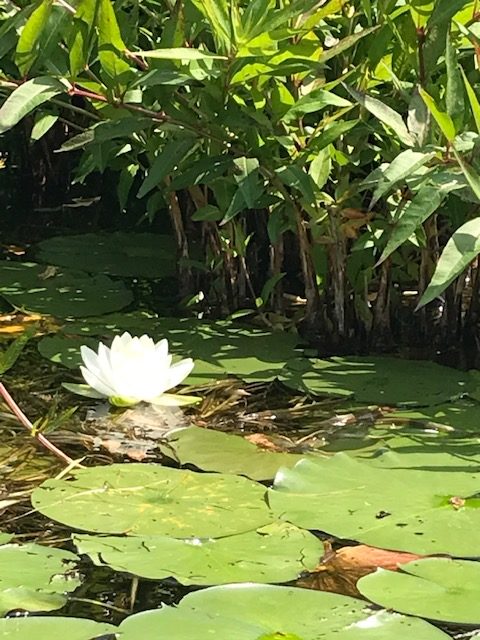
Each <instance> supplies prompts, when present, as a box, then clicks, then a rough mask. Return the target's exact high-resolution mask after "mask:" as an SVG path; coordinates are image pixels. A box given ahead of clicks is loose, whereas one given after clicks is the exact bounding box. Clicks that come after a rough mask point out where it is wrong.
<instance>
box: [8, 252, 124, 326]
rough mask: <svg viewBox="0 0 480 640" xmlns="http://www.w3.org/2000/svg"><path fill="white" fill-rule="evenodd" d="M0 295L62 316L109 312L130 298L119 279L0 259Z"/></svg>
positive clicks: (19, 305) (25, 306) (16, 303)
mask: <svg viewBox="0 0 480 640" xmlns="http://www.w3.org/2000/svg"><path fill="white" fill-rule="evenodd" d="M0 294H1V295H2V296H3V297H4V298H6V299H7V300H8V301H9V302H10V303H11V304H12V305H14V306H15V307H17V308H20V309H25V310H27V311H37V312H39V313H46V314H51V315H54V316H59V317H61V318H65V317H67V316H74V317H82V316H93V315H98V314H101V313H109V312H111V311H116V310H117V309H122V308H123V307H125V306H127V305H128V304H130V302H131V301H132V299H133V298H132V293H131V292H130V291H129V290H128V289H127V288H126V287H125V285H124V284H123V283H122V282H120V281H115V280H112V279H111V278H109V277H108V276H105V275H96V276H91V275H89V274H87V273H85V272H82V271H68V270H64V269H56V268H50V267H45V266H44V265H40V264H35V263H33V262H10V261H8V260H0Z"/></svg>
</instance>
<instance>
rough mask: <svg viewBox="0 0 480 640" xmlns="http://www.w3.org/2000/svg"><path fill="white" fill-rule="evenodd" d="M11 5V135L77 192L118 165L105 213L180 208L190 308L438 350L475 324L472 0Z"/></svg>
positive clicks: (478, 112) (6, 103)
mask: <svg viewBox="0 0 480 640" xmlns="http://www.w3.org/2000/svg"><path fill="white" fill-rule="evenodd" d="M0 10H1V13H0V20H1V22H0V96H1V98H2V100H3V106H2V107H1V109H0V132H1V133H2V134H4V135H2V137H1V138H0V140H3V142H2V145H3V147H4V149H7V148H9V145H10V146H11V142H9V140H10V141H11V140H12V139H13V138H12V137H11V136H15V140H16V142H18V139H19V137H20V138H21V137H22V136H24V135H27V136H29V139H30V141H29V145H30V150H31V151H32V152H33V155H32V158H33V159H32V162H37V163H40V162H41V163H43V164H42V166H44V167H46V168H44V169H43V178H44V180H45V181H46V182H47V183H48V182H49V181H50V182H53V183H54V184H55V186H56V188H59V187H58V185H59V184H63V185H64V186H65V192H64V193H65V199H68V198H69V193H68V190H69V189H70V188H71V184H70V183H76V184H84V185H85V188H84V195H85V196H95V195H97V194H96V193H95V192H92V185H94V184H95V183H92V182H91V178H92V176H95V175H98V173H100V174H102V173H103V174H104V176H105V179H106V180H107V179H108V180H109V181H110V182H109V184H111V182H112V176H113V181H114V183H115V185H116V198H115V199H114V198H112V199H111V200H110V201H109V202H108V207H110V209H113V210H114V211H116V212H118V215H117V216H116V217H115V216H113V217H112V219H111V220H112V221H113V223H112V224H113V226H115V225H119V224H120V222H119V220H120V216H121V212H122V211H125V210H127V211H129V212H134V213H135V215H136V216H137V217H138V218H139V219H141V220H142V219H144V218H145V219H146V220H150V221H152V220H155V219H157V220H158V218H159V217H160V216H165V215H166V213H167V212H168V215H169V217H170V221H171V227H172V230H173V234H174V236H175V239H176V243H177V248H178V254H179V257H180V261H179V276H180V283H181V293H182V295H183V296H184V299H185V300H186V301H188V304H190V305H196V308H198V309H200V310H202V311H207V312H214V313H216V314H224V313H227V312H231V311H234V310H238V309H242V308H245V307H247V308H253V309H257V310H258V311H259V312H260V317H261V318H262V320H263V321H264V322H266V323H267V324H270V325H273V326H276V325H278V323H284V322H285V317H286V315H287V316H288V315H292V313H293V315H294V319H295V320H298V319H299V314H298V312H293V311H292V306H291V301H292V294H293V295H294V296H300V297H302V298H305V300H306V304H305V307H300V308H301V310H302V311H301V316H302V317H303V320H304V325H305V327H306V328H307V329H309V330H310V332H311V334H313V335H315V336H316V337H328V338H329V340H330V343H331V344H333V349H334V350H335V349H336V350H337V351H338V348H339V345H346V344H347V345H348V344H349V343H350V344H351V343H352V342H355V341H358V339H368V340H369V342H370V343H371V344H374V345H376V346H388V345H390V344H391V340H392V337H396V336H398V332H399V330H400V328H401V327H402V326H403V327H404V326H405V325H406V324H408V330H409V331H410V332H411V334H407V338H410V339H411V338H412V335H415V336H416V337H417V338H419V339H420V340H421V341H425V339H426V337H427V336H430V337H431V339H432V340H433V341H434V342H437V344H438V341H439V340H442V341H443V344H446V340H447V339H448V340H450V341H452V342H455V341H456V340H457V339H458V337H459V335H460V333H461V332H462V331H463V335H464V336H466V337H467V338H468V336H469V335H471V334H472V327H474V326H475V323H476V320H477V317H476V316H477V312H478V308H477V306H478V303H477V302H476V300H477V298H478V295H477V293H478V287H479V286H480V282H479V280H478V277H477V271H476V268H472V260H474V259H475V258H476V256H477V254H478V252H479V250H480V245H479V242H478V240H477V238H478V235H479V231H480V218H477V217H475V216H476V209H477V206H478V202H479V198H480V179H479V177H478V175H477V171H478V167H477V163H478V160H477V149H478V140H479V137H478V132H479V130H480V103H479V100H478V98H477V96H476V84H477V82H478V71H477V69H476V67H477V64H478V37H480V33H479V31H480V30H479V28H478V22H477V19H478V15H477V13H476V3H475V2H473V0H470V1H469V0H437V1H433V0H432V1H429V0H412V1H410V2H408V1H406V0H353V1H352V2H345V1H342V0H326V1H325V0H323V1H322V0H320V1H319V0H231V1H229V0H176V1H175V2H174V1H173V0H158V1H157V0H142V1H141V2H137V1H133V0H114V1H113V2H111V1H110V0H73V1H72V2H71V3H69V2H67V1H66V0H56V1H54V0H41V1H40V2H35V3H32V2H25V1H23V2H22V1H20V2H17V3H14V2H10V1H9V0H4V2H2V4H1V6H0ZM19 123H21V124H20V125H19ZM17 125H19V126H17ZM19 127H20V128H19ZM17 146H18V145H17ZM38 149H41V151H39V150H38ZM35 150H36V151H35ZM54 152H55V154H54ZM57 152H58V153H57ZM17 153H18V151H17ZM24 153H25V154H27V153H28V146H26V147H25V149H24ZM65 156H67V157H71V158H72V159H73V163H72V166H74V173H73V174H72V175H71V176H70V175H65V173H67V174H68V171H67V172H64V171H63V170H62V167H64V166H66V165H65V160H64V159H65ZM39 158H40V159H39ZM5 162H6V169H5V171H8V170H9V158H8V157H7V158H5ZM49 167H50V168H49ZM37 174H38V170H37ZM59 174H60V175H61V176H62V179H61V180H60V178H59ZM454 232H455V233H454ZM452 234H453V237H452ZM442 251H443V253H442ZM440 256H441V257H440ZM437 265H438V266H437ZM436 267H437V268H436ZM467 268H468V269H467ZM432 276H433V278H432ZM447 285H448V286H447ZM408 292H409V293H410V294H411V295H410V296H408V295H407V294H408ZM472 293H473V295H472ZM289 294H290V295H289ZM297 299H298V298H297ZM419 302H420V305H421V306H422V309H421V311H419V312H417V313H416V314H414V313H413V312H414V307H415V304H416V303H419ZM426 303H431V304H429V305H428V306H426V307H423V305H425V304H426ZM295 308H296V307H293V309H295ZM288 312H290V313H288ZM405 319H407V320H408V322H407V323H406V322H405ZM433 323H434V326H435V327H436V329H435V330H433V329H432V326H433ZM404 337H405V336H404Z"/></svg>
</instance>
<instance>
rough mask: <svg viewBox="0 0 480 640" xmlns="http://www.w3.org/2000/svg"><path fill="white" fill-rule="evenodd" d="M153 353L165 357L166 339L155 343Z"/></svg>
mask: <svg viewBox="0 0 480 640" xmlns="http://www.w3.org/2000/svg"><path fill="white" fill-rule="evenodd" d="M155 353H156V354H157V357H158V358H166V357H167V355H168V340H167V339H166V338H164V339H163V340H160V341H159V342H157V344H156V345H155Z"/></svg>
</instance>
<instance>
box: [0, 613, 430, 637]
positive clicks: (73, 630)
mask: <svg viewBox="0 0 480 640" xmlns="http://www.w3.org/2000/svg"><path fill="white" fill-rule="evenodd" d="M115 630H116V627H113V626H112V625H110V624H106V623H105V622H95V621H94V620H87V619H86V618H71V617H68V618H66V617H65V618H60V617H58V618H57V617H52V616H49V617H46V616H39V617H33V616H30V617H17V616H15V617H13V618H3V619H0V634H1V637H2V640H25V638H28V640H45V639H46V638H48V640H65V638H68V640H92V638H100V637H108V636H111V637H113V636H114V634H115ZM433 640H436V639H433Z"/></svg>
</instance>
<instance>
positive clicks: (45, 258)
mask: <svg viewBox="0 0 480 640" xmlns="http://www.w3.org/2000/svg"><path fill="white" fill-rule="evenodd" d="M175 254H176V245H175V240H174V238H173V237H172V236H169V235H162V234H158V233H132V232H126V231H114V232H112V233H82V234H78V235H70V236H53V237H51V238H47V239H46V240H42V242H40V243H39V244H38V245H37V248H36V256H37V259H38V260H39V261H40V262H45V263H46V264H50V265H59V266H61V267H71V268H73V269H82V270H84V271H88V272H90V273H99V274H109V275H113V276H126V277H130V278H131V277H141V278H162V277H163V278H164V277H169V276H171V275H173V274H174V273H175V264H174V262H175V261H174V260H172V255H175Z"/></svg>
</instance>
